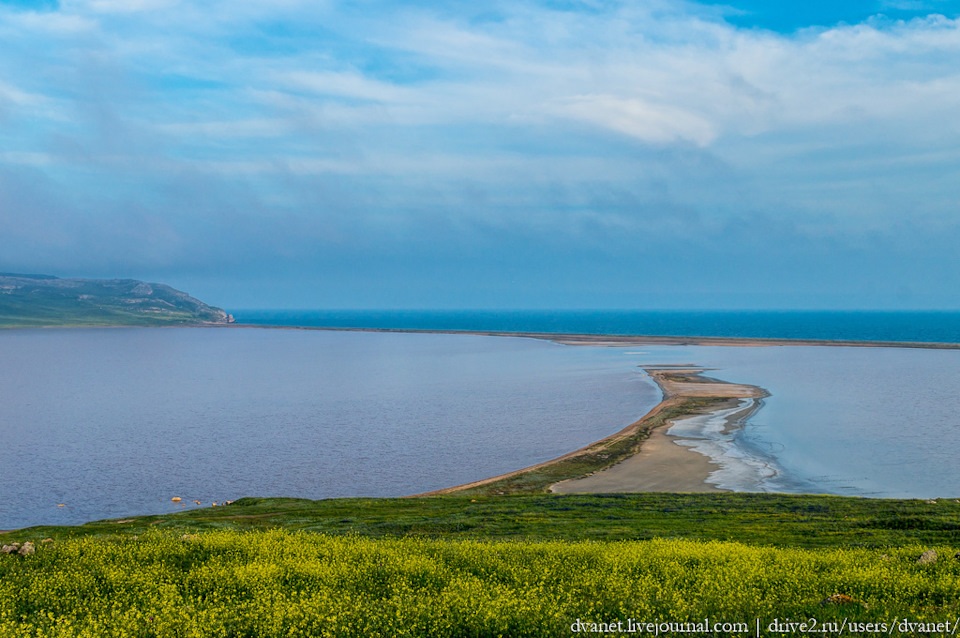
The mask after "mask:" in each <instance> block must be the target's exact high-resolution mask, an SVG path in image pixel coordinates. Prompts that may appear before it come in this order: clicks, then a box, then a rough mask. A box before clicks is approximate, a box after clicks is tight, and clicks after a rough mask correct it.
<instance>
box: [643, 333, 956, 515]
mask: <svg viewBox="0 0 960 638" xmlns="http://www.w3.org/2000/svg"><path fill="white" fill-rule="evenodd" d="M624 355H625V357H627V358H629V359H630V360H631V361H640V362H643V363H669V362H674V363H688V362H693V363H696V364H699V365H704V366H709V367H712V368H716V369H715V370H713V371H711V372H708V373H706V374H707V375H710V376H714V377H716V378H719V379H723V380H725V381H733V382H736V383H749V384H752V385H757V386H761V387H763V388H765V389H767V390H768V391H769V392H770V393H771V396H770V397H768V398H767V399H764V400H763V406H762V407H761V408H760V410H758V411H757V412H756V413H755V414H754V416H753V417H751V418H750V419H749V421H748V424H747V426H746V427H745V428H743V429H742V430H740V431H737V432H734V433H732V435H729V436H728V435H723V434H722V433H717V432H712V433H711V432H709V428H707V430H708V431H707V432H705V433H704V434H706V435H708V437H707V438H711V439H712V441H710V442H709V443H714V444H715V445H714V446H713V447H714V448H715V449H714V452H715V453H716V454H718V455H720V454H723V452H724V451H726V452H727V453H728V455H727V456H726V458H724V459H723V464H724V469H723V471H721V472H718V474H717V476H715V477H714V478H715V479H717V483H718V484H719V485H720V486H721V487H726V488H729V489H736V490H750V491H754V490H766V491H780V492H816V493H828V494H846V495H859V496H877V497H881V496H882V497H897V498H934V497H950V498H957V497H960V463H958V462H957V458H958V450H960V351H958V350H921V349H910V348H849V347H836V346H831V347H807V346H789V347H765V348H731V347H705V346H691V347H645V348H643V352H642V353H641V352H638V351H636V350H634V351H633V352H629V353H628V352H626V351H625V353H624ZM673 433H674V434H683V433H684V432H683V431H682V428H681V430H680V431H678V432H673ZM727 439H729V440H727ZM731 442H732V443H733V444H734V445H733V447H731V446H730V445H729V443H731ZM704 447H705V448H709V447H711V446H710V445H705V446H704ZM771 468H773V469H774V470H775V473H774V474H773V475H771V474H770V473H769V469H771Z"/></svg>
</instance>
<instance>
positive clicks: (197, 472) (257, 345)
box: [0, 328, 960, 528]
mask: <svg viewBox="0 0 960 638" xmlns="http://www.w3.org/2000/svg"><path fill="white" fill-rule="evenodd" d="M0 362H2V365H0V438H2V441H3V445H2V446H0V496H2V498H0V528H12V527H21V526H27V525H37V524H46V523H51V524H56V523H81V522H85V521H89V520H96V519H101V518H108V517H122V516H128V515H135V514H145V513H159V512H166V511H174V510H177V509H182V508H186V507H194V505H193V504H192V501H193V500H195V499H196V500H199V501H201V502H202V503H203V504H204V505H209V503H210V502H212V501H218V502H219V501H223V500H232V499H235V498H239V497H241V496H249V495H256V496H299V497H307V498H328V497H343V496H399V495H405V494H412V493H417V492H422V491H428V490H432V489H438V488H442V487H447V486H450V485H455V484H458V483H464V482H467V481H471V480H475V479H479V478H485V477H488V476H492V475H495V474H498V473H502V472H507V471H510V470H514V469H518V468H521V467H524V466H527V465H530V464H533V463H537V462H540V461H544V460H547V459H550V458H554V457H556V456H559V455H561V454H563V453H565V452H568V451H570V450H573V449H576V448H578V447H581V446H583V445H586V444H587V443H590V442H592V441H595V440H597V439H600V438H603V437H604V436H607V435H609V434H611V433H613V432H615V431H617V430H619V429H621V428H623V427H624V426H626V425H627V424H629V423H631V422H632V421H634V420H636V419H637V418H638V417H639V416H641V415H642V414H644V413H645V412H647V411H648V410H649V409H650V408H651V407H652V406H653V405H655V404H656V403H657V402H658V401H659V399H660V393H659V391H658V390H657V389H656V387H654V386H653V385H652V384H651V383H650V381H649V379H648V378H646V377H645V376H644V375H643V374H642V373H640V372H639V371H638V368H637V366H638V365H656V364H662V363H692V364H696V365H703V366H708V367H711V368H713V370H712V371H711V372H709V373H708V374H709V375H712V376H714V377H717V378H719V379H723V380H727V381H733V382H740V383H749V384H753V385H758V386H761V387H764V388H766V389H767V390H768V391H769V392H770V393H771V396H770V397H769V398H767V399H764V400H763V404H762V406H761V408H760V409H759V410H758V411H757V412H756V413H755V414H754V415H753V416H752V417H751V418H750V420H749V421H748V423H747V424H746V426H745V427H743V428H742V429H740V430H736V431H733V432H723V431H722V428H718V427H717V423H715V422H714V421H711V420H710V419H701V420H700V421H698V422H695V423H691V424H688V425H687V426H686V430H684V428H682V427H681V428H677V430H678V431H677V432H674V434H678V433H679V434H684V435H685V436H688V437H689V436H695V437H699V441H698V442H697V443H696V446H695V447H697V448H698V449H702V450H704V451H706V452H708V453H709V454H711V455H713V456H714V457H715V458H716V460H717V461H718V462H719V463H720V465H719V466H718V471H717V472H716V473H715V474H714V475H713V476H712V477H711V481H712V482H714V483H716V484H718V485H720V486H721V487H725V488H728V489H734V490H746V491H786V492H815V493H833V494H850V495H861V496H885V497H916V498H932V497H938V496H943V497H954V498H956V497H958V496H960V464H958V463H957V462H956V457H957V453H956V450H957V449H960V393H958V391H957V390H958V388H960V351H957V350H916V349H898V348H848V347H806V346H803V347H798V346H792V347H766V348H736V347H705V346H685V347H670V346H650V347H643V348H635V347H634V348H592V347H569V346H559V345H556V344H552V343H549V342H545V341H538V340H532V339H517V338H503V337H482V336H471V335H431V334H402V333H401V334H396V333H365V332H326V331H304V330H267V329H198V328H176V329H72V330H70V329H64V330H7V331H0ZM694 430H696V431H694ZM173 496H180V497H182V498H183V499H184V504H181V505H177V504H173V503H171V501H170V498H171V497H173ZM60 503H62V504H64V505H65V507H57V505H58V504H60Z"/></svg>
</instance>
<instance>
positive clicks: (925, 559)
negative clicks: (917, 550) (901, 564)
mask: <svg viewBox="0 0 960 638" xmlns="http://www.w3.org/2000/svg"><path fill="white" fill-rule="evenodd" d="M935 562H937V552H935V551H934V550H932V549H928V550H927V551H925V552H924V553H922V554H920V558H918V559H917V564H918V565H929V564H930V563H935Z"/></svg>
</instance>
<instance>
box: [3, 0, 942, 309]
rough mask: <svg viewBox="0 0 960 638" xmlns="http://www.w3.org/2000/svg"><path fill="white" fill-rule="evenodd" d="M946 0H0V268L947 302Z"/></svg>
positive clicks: (323, 289) (351, 304) (546, 298)
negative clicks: (701, 0)
mask: <svg viewBox="0 0 960 638" xmlns="http://www.w3.org/2000/svg"><path fill="white" fill-rule="evenodd" d="M958 16H960V0H958V1H954V0H949V1H948V0H939V1H938V0H929V1H921V0H894V1H878V2H874V1H866V0H864V1H859V2H845V3H844V2H819V1H817V2H802V3H801V2H768V1H760V0H749V1H744V2H731V3H695V2H678V1H672V2H666V1H660V0H651V1H647V2H633V1H606V0H553V1H545V0H544V1H528V0H519V1H510V2H495V1H490V2H484V1H472V2H465V1H464V2H427V1H423V2H403V3H397V2H387V1H384V0H358V1H354V2H339V1H336V0H319V1H317V0H313V1H309V2H308V1H301V0H278V1H277V2H272V3H261V2H253V1H251V0H230V1H227V0H208V1H206V2H202V3H201V2H185V1H180V0H63V1H61V2H59V3H56V2H30V1H28V0H17V1H10V0H5V1H4V0H0V245H2V249H0V271H6V272H38V273H47V274H56V275H59V276H85V277H133V278H138V279H146V280H150V281H163V282H166V283H170V284H172V285H174V286H177V287H179V288H182V289H185V290H187V291H189V292H190V293H191V294H194V295H195V296H198V297H200V298H202V299H204V300H206V301H209V302H210V303H214V304H217V305H220V306H223V307H226V308H256V307H278V308H279V307H288V308H817V309H820V308H841V309H845V308H871V309H886V308H889V309H907V308H931V309H958V308H960V257H958V254H960V251H958V250H957V248H956V247H957V246H958V245H960V20H958Z"/></svg>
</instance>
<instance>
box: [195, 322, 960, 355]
mask: <svg viewBox="0 0 960 638" xmlns="http://www.w3.org/2000/svg"><path fill="white" fill-rule="evenodd" d="M201 327H208V328H230V329H233V328H259V329H264V330H321V331H326V332H388V333H412V334H453V335H476V336H482V337H520V338H526V339H542V340H545V341H554V342H556V343H561V344H563V345H569V346H612V347H616V346H643V345H659V346H738V347H763V346H842V347H852V348H924V349H932V350H960V343H953V342H940V341H857V340H849V339H844V340H839V339H836V340H835V339H783V338H772V337H770V338H768V337H709V336H674V335H619V334H615V335H611V334H591V333H560V332H518V331H497V330H440V329H418V328H345V327H340V326H287V325H266V324H255V323H232V324H208V325H204V326H201Z"/></svg>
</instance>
